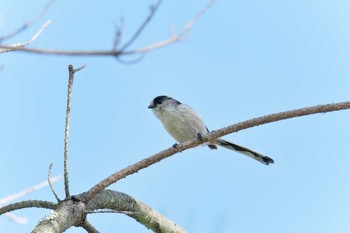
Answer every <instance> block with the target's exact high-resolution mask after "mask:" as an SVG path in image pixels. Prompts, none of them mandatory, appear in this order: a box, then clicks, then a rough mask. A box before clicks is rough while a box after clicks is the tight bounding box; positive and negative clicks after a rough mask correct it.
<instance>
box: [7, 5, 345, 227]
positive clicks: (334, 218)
mask: <svg viewBox="0 0 350 233" xmlns="http://www.w3.org/2000/svg"><path fill="white" fill-rule="evenodd" d="M45 2H46V1H43V0H41V1H36V2H35V3H33V2H29V1H4V0H3V1H1V7H0V32H1V33H0V34H5V33H7V32H10V31H11V30H13V29H14V28H16V27H18V26H19V25H21V23H23V22H24V21H26V20H28V19H30V18H31V17H33V16H34V15H35V14H36V13H37V12H38V11H39V10H40V9H41V8H42V6H43V5H44V4H45ZM150 3H152V1H145V0H143V1H124V2H121V1H115V2H113V1H98V2H89V3H87V2H86V1H66V0H63V1H57V2H56V3H55V4H54V5H53V7H52V8H51V9H50V10H49V12H48V13H47V14H46V15H45V16H44V17H42V18H41V19H40V20H39V21H38V22H37V23H36V24H35V25H34V26H33V27H32V28H31V29H30V30H28V31H26V32H24V33H23V34H21V35H20V36H18V37H16V38H14V39H13V40H11V41H8V42H9V43H14V42H19V41H22V42H23V41H26V40H28V39H29V38H30V37H31V36H32V35H33V34H34V33H35V31H36V30H37V29H38V28H40V26H41V25H42V24H43V23H44V22H45V21H46V20H47V19H51V20H52V23H51V25H50V26H49V27H48V28H47V30H45V32H44V33H43V34H42V35H41V36H40V37H39V38H38V39H37V40H36V41H35V42H34V43H33V44H32V45H31V47H40V48H51V49H71V50H97V49H101V50H106V49H110V48H111V47H112V42H113V35H114V29H115V25H116V23H117V22H119V19H120V18H121V17H123V18H124V22H125V25H124V27H125V34H124V36H125V37H123V39H124V41H125V38H128V36H130V35H131V34H132V33H133V32H134V30H135V28H137V26H138V25H139V24H140V22H141V21H142V20H143V19H144V17H145V16H146V15H147V13H148V5H149V4H150ZM205 4H206V1H164V2H163V4H162V6H161V8H160V9H159V12H158V13H157V15H156V16H155V17H154V19H153V21H152V23H151V24H150V25H149V27H148V28H147V29H146V30H145V32H144V33H143V34H142V35H141V37H140V38H139V39H138V40H137V42H136V43H135V45H134V46H133V48H138V47H142V46H145V45H148V44H149V43H152V42H155V41H158V40H162V39H164V38H167V37H168V36H169V33H170V28H171V27H172V26H173V25H176V27H177V28H178V29H180V28H181V26H183V25H184V23H185V22H186V21H187V20H189V19H190V18H191V17H192V16H193V15H195V14H196V13H197V12H198V10H199V9H201V8H202V7H203V6H204V5H205ZM19 5H20V6H21V7H19ZM349 12H350V2H349V1H345V0H334V1H324V0H306V1H305V0H303V1H301V0H296V1H277V0H266V1H257V0H255V1H254V0H248V1H247V0H245V1H218V2H217V3H216V4H215V5H214V6H213V8H212V9H211V10H210V11H209V12H208V13H207V14H206V15H205V16H204V17H203V18H202V19H201V20H200V21H199V22H198V23H197V24H196V25H195V26H194V28H193V30H192V32H191V35H190V37H189V38H188V40H186V41H184V42H181V43H178V44H175V45H172V46H170V47H167V48H164V49H161V50H158V51H155V52H153V53H150V54H148V55H147V56H146V57H145V58H144V59H143V60H142V61H141V62H139V63H136V64H133V65H124V64H121V63H118V62H117V61H116V60H115V59H113V58H111V57H57V56H42V55H31V54H24V53H15V52H13V53H8V54H2V55H1V56H0V64H1V65H2V66H4V69H3V70H2V71H1V73H0V96H1V97H0V104H1V106H2V112H1V115H0V116H1V121H0V122H1V123H0V132H1V133H0V144H1V151H2V152H1V153H2V157H1V158H2V159H1V160H2V162H1V163H0V178H1V184H2V187H1V189H0V198H1V197H4V196H7V195H10V194H13V193H15V192H18V191H20V190H22V189H24V188H26V187H28V186H31V185H33V184H36V183H39V182H41V181H43V180H45V179H46V176H47V170H48V166H49V164H50V163H54V168H53V174H54V175H56V174H62V167H63V165H62V157H63V136H64V135H63V134H64V118H65V104H66V86H67V65H68V64H73V65H74V66H76V67H77V66H79V65H81V64H86V66H87V67H86V69H84V70H83V71H81V72H79V73H78V74H77V76H76V80H75V86H74V91H73V103H72V119H71V123H72V125H71V138H70V148H69V149H70V164H69V166H70V185H71V193H73V194H77V193H80V192H83V191H86V190H87V189H88V188H90V187H91V186H92V185H94V184H96V183H97V182H98V181H100V180H101V179H103V178H105V177H106V176H108V175H110V174H111V173H113V172H115V171H117V170H119V169H121V168H124V167H125V166H127V165H130V164H132V163H134V162H137V161H139V160H141V159H143V158H145V157H147V156H150V155H152V154H154V153H156V152H158V151H160V150H162V149H165V148H168V147H169V146H171V145H172V144H173V143H174V140H173V139H172V138H171V137H170V136H169V135H168V134H167V133H166V132H165V130H164V129H163V128H162V126H161V124H160V123H159V122H158V120H157V119H156V118H155V116H154V115H153V113H152V112H151V111H150V110H149V109H147V106H148V104H149V102H150V101H151V99H153V98H154V97H155V96H157V95H160V94H166V95H169V96H172V97H174V98H176V99H178V100H180V101H182V102H185V103H187V104H189V105H191V106H192V107H193V108H194V109H196V110H197V111H198V112H199V113H200V115H201V116H202V117H203V118H204V119H205V121H206V123H207V125H208V127H209V129H218V128H220V127H223V126H227V125H229V124H233V123H236V122H239V121H242V120H247V119H250V118H253V117H258V116H262V115H265V114H269V113H275V112H280V111H284V110H289V109H294V108H299V107H305V106H311V105H316V104H325V103H334V102H341V101H347V100H349V99H350V92H349V90H350V14H349ZM127 59H134V57H130V58H127ZM349 117H350V112H349V111H341V112H335V113H328V114H322V115H314V116H308V117H302V118H297V119H291V120H287V121H283V122H278V123H272V124H268V125H264V126H260V127H255V128H253V129H248V130H245V131H242V132H239V133H236V134H234V135H228V136H226V137H225V138H226V139H229V140H232V141H234V142H237V143H240V144H242V145H244V146H247V147H250V148H252V149H255V150H258V151H261V152H263V153H265V154H267V155H269V156H270V157H272V158H274V160H275V164H274V165H271V166H264V165H262V164H260V163H258V162H256V161H254V160H251V159H249V158H246V157H245V156H242V155H240V154H236V153H233V152H231V151H228V150H225V149H220V150H217V151H211V150H208V149H207V148H204V147H199V148H196V149H191V150H188V151H185V152H183V153H181V154H178V155H176V156H174V157H172V158H169V159H167V160H165V161H162V162H161V163H158V164H156V165H154V166H152V167H149V168H147V169H145V170H143V171H140V172H139V173H137V174H135V175H132V176H130V177H127V178H126V179H123V180H122V181H120V182H118V183H117V184H114V185H112V186H111V187H110V188H111V189H115V190H118V191H121V192H125V193H127V194H129V195H131V196H133V197H135V198H137V199H139V200H141V201H143V202H145V203H146V204H148V205H150V206H151V207H153V208H155V209H156V210H158V211H159V212H161V213H162V214H164V215H165V216H167V217H168V218H170V219H172V220H174V221H175V222H176V223H178V224H179V225H181V226H183V227H184V228H185V229H187V230H188V231H189V232H200V233H212V232H214V233H229V232H244V233H255V232H259V233H277V232H284V233H294V232H308V233H328V232H332V233H344V232H349V231H350V227H349V224H348V223H349V220H350V214H349V209H350V201H349V198H348V197H349V195H350V185H349V181H348V180H349V179H348V177H349V176H350V169H349V166H350V156H349V155H350V144H349V137H350V133H349V132H350V123H349ZM55 186H56V190H57V191H58V193H59V195H60V197H63V194H64V192H63V184H62V182H60V183H59V184H56V185H55ZM24 199H44V200H51V201H53V200H54V197H53V195H52V194H51V192H50V191H49V190H48V189H43V190H40V191H38V192H35V193H33V194H31V195H29V196H27V197H25V198H24ZM47 212H48V211H47V210H40V209H31V210H21V211H16V212H15V213H16V214H17V215H19V216H26V217H28V219H29V224H28V225H27V226H20V225H16V224H14V223H12V222H10V221H9V220H8V219H6V218H4V217H1V218H0V227H1V229H2V231H4V232H29V231H30V230H31V229H32V228H33V226H35V224H36V223H37V221H38V220H39V219H40V218H41V217H42V216H43V215H44V214H46V213H47ZM88 219H89V220H90V221H91V222H92V223H93V224H94V225H95V226H96V227H97V228H98V229H99V230H100V231H101V232H112V231H113V232H114V231H118V232H149V231H148V230H147V229H145V228H144V227H143V226H142V225H140V224H138V223H137V222H135V221H134V220H133V219H129V218H128V217H125V216H122V215H109V214H104V215H94V216H89V217H88ZM68 232H84V231H83V230H81V229H75V228H72V229H71V230H69V231H68Z"/></svg>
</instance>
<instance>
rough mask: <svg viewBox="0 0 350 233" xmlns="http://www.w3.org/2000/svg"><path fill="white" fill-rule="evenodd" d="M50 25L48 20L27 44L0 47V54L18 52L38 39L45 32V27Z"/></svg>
mask: <svg viewBox="0 0 350 233" xmlns="http://www.w3.org/2000/svg"><path fill="white" fill-rule="evenodd" d="M50 23H51V21H50V20H48V21H47V22H46V23H45V24H44V25H43V26H42V27H41V28H40V29H39V30H38V31H37V32H36V33H35V35H34V36H33V37H32V38H31V39H30V40H28V41H27V42H24V43H16V44H12V45H10V46H3V45H1V46H0V48H2V49H0V53H7V52H10V51H14V50H18V49H21V48H23V47H25V46H27V45H29V44H30V43H32V42H33V41H34V40H36V38H38V36H39V35H40V34H41V33H42V32H43V31H44V30H45V28H46V27H47V26H49V24H50Z"/></svg>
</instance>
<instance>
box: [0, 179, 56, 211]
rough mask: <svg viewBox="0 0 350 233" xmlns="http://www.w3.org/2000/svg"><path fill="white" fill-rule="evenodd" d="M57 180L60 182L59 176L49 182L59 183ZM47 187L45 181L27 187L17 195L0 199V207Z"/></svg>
mask: <svg viewBox="0 0 350 233" xmlns="http://www.w3.org/2000/svg"><path fill="white" fill-rule="evenodd" d="M59 180H61V177H60V176H54V177H52V179H51V181H52V182H53V183H54V182H57V181H59ZM47 185H48V182H47V181H43V182H41V183H39V184H36V185H34V186H32V187H29V188H27V189H24V190H22V191H20V192H18V193H15V194H12V195H10V196H7V197H4V198H2V199H0V205H3V204H5V203H8V202H11V201H13V200H16V199H19V198H21V197H24V196H26V195H28V194H30V193H32V192H34V191H36V190H39V189H42V188H44V187H46V186H47Z"/></svg>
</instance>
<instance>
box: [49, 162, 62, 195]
mask: <svg viewBox="0 0 350 233" xmlns="http://www.w3.org/2000/svg"><path fill="white" fill-rule="evenodd" d="M51 170H52V163H51V164H50V166H49V173H48V174H47V182H48V183H49V186H50V189H51V192H52V193H53V195H54V196H55V198H56V200H57V202H60V201H61V200H60V198H59V197H58V195H57V193H56V191H55V189H54V188H53V184H52V181H51Z"/></svg>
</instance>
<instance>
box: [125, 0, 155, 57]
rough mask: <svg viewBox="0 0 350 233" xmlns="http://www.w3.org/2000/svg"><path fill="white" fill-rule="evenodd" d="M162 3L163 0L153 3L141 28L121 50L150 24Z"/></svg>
mask: <svg viewBox="0 0 350 233" xmlns="http://www.w3.org/2000/svg"><path fill="white" fill-rule="evenodd" d="M161 3H162V0H158V2H157V3H156V4H155V5H151V6H150V7H149V9H150V13H149V15H148V16H147V18H146V19H145V20H144V21H143V23H142V24H141V26H140V27H139V29H137V30H136V32H135V34H134V35H133V36H132V37H131V38H130V39H129V40H128V41H127V42H126V43H125V44H124V45H123V46H122V47H121V48H120V51H125V50H126V49H127V48H128V47H129V46H130V45H131V44H132V43H133V42H134V41H135V40H136V39H137V38H138V37H139V36H140V34H141V33H142V31H143V30H144V29H145V28H146V26H147V25H148V24H149V22H150V21H151V19H152V18H153V16H154V14H155V13H156V12H157V10H158V8H159V6H160V4H161Z"/></svg>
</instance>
